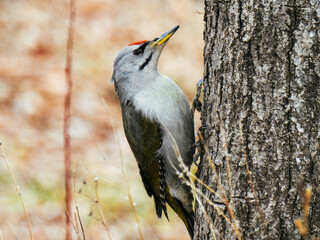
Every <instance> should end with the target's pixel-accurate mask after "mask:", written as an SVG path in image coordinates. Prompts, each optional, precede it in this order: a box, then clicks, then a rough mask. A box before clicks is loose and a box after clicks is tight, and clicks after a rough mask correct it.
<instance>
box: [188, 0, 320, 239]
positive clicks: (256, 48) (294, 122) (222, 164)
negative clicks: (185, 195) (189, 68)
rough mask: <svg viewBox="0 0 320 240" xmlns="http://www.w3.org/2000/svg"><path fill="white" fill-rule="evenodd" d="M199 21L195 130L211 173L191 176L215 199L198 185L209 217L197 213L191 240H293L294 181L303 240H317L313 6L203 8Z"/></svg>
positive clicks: (319, 37)
mask: <svg viewBox="0 0 320 240" xmlns="http://www.w3.org/2000/svg"><path fill="white" fill-rule="evenodd" d="M204 18H205V32H204V40H205V49H204V57H205V71H204V105H203V110H202V123H203V124H205V125H208V126H210V127H212V128H210V129H208V130H206V131H205V134H204V139H205V143H206V145H207V146H208V150H209V154H208V156H209V157H210V158H211V159H212V163H213V164H214V166H215V169H216V173H214V170H213V169H214V168H213V167H212V166H211V167H210V161H209V160H203V161H202V162H201V164H200V167H199V170H198V173H197V175H198V177H199V179H200V180H202V181H204V182H205V183H207V184H208V185H209V186H210V187H211V188H212V189H213V190H214V191H216V194H213V193H212V192H210V191H209V190H208V189H206V188H205V187H204V186H203V185H202V184H199V183H197V186H198V188H199V190H200V192H201V193H203V196H201V194H198V196H199V199H200V202H201V203H202V204H203V206H204V208H205V210H206V214H207V216H208V217H206V214H204V212H203V211H202V208H201V205H199V203H197V204H196V226H195V237H194V239H236V238H237V237H238V238H239V236H241V238H242V239H268V238H269V239H300V238H301V236H300V235H299V233H298V230H297V228H296V226H295V224H294V221H295V219H298V218H302V219H303V217H302V216H303V213H302V206H301V203H302V202H301V200H302V199H301V197H300V195H299V193H298V190H297V186H298V183H299V181H300V180H299V179H300V178H301V177H302V178H303V179H304V181H305V186H309V187H312V198H311V203H310V210H309V217H308V220H309V227H308V234H309V235H310V236H318V237H320V130H319V129H320V128H319V125H320V124H319V121H320V53H319V52H320V20H319V19H320V1H317V0H305V1H303V0H301V1H298V0H296V1H294V0H293V1H276V0H274V1H272V0H265V1H261V0H257V1H254V0H248V1H241V0H238V1H236V0H234V1H221V0H205V17H204ZM246 160H247V161H246ZM228 162H229V164H228ZM246 163H248V168H249V169H250V173H251V177H252V184H253V187H254V189H255V193H254V192H253V190H252V186H251V185H250V180H249V172H248V171H247V165H246ZM228 168H229V169H230V171H228ZM230 183H231V184H230ZM204 196H205V197H207V198H208V199H210V201H212V202H213V203H214V204H213V205H212V204H210V201H209V200H208V199H205V197H204ZM230 196H231V197H230ZM255 197H256V199H257V201H256V200H255ZM226 199H228V200H229V202H230V204H229V206H232V211H231V208H229V211H228V209H227V207H226V205H225V203H226V201H225V200H226ZM259 208H260V209H261V211H260V212H259ZM220 210H221V211H220ZM219 211H220V212H219ZM231 212H232V213H233V214H234V220H232V217H231V215H230V214H231ZM221 213H223V214H225V216H226V217H223V216H222V214H221ZM226 218H227V219H230V222H231V223H234V226H233V227H232V225H231V224H230V222H228V221H227V220H226ZM208 219H210V220H208ZM263 219H264V220H263ZM263 221H265V223H266V224H265V225H264V224H263ZM210 224H212V225H211V227H212V228H211V230H210ZM236 229H238V231H239V234H238V235H237V233H236ZM212 231H213V232H212Z"/></svg>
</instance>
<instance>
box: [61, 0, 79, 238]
mask: <svg viewBox="0 0 320 240" xmlns="http://www.w3.org/2000/svg"><path fill="white" fill-rule="evenodd" d="M75 15H76V14H75V3H74V0H70V5H69V25H68V40H67V55H66V68H65V74H66V88H67V91H66V94H65V100H64V128H63V136H64V165H65V191H66V199H65V202H66V209H67V211H66V214H67V213H69V214H71V215H72V173H71V171H72V170H71V146H70V145H71V138H70V134H69V129H70V120H71V96H72V95H71V94H72V50H73V32H74V21H75ZM65 239H66V240H71V239H72V226H71V221H70V217H68V216H66V236H65Z"/></svg>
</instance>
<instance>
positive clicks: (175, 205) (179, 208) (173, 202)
mask: <svg viewBox="0 0 320 240" xmlns="http://www.w3.org/2000/svg"><path fill="white" fill-rule="evenodd" d="M166 200H167V202H168V204H169V205H170V207H171V208H172V209H173V211H175V212H176V214H177V215H178V216H179V217H180V218H181V220H182V221H183V223H184V225H185V226H186V228H187V230H188V232H189V235H190V237H191V239H193V230H194V212H193V211H191V212H187V210H186V209H185V208H184V207H183V205H182V203H181V202H180V201H179V200H178V199H176V198H175V197H172V196H171V195H170V197H169V199H168V198H167V199H166Z"/></svg>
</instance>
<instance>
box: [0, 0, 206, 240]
mask: <svg viewBox="0 0 320 240" xmlns="http://www.w3.org/2000/svg"><path fill="white" fill-rule="evenodd" d="M68 7H69V1H68V0H61V1H53V0H29V1H26V0H1V1H0V142H1V143H2V147H1V148H2V151H3V152H4V153H5V155H6V157H7V159H8V161H9V163H10V164H11V166H12V168H13V171H14V174H15V176H16V179H17V182H18V184H19V186H20V191H21V192H22V197H23V198H24V201H25V204H26V209H27V210H28V213H29V217H30V221H31V226H32V230H33V233H34V237H35V239H37V240H39V239H41V240H42V239H64V231H65V230H64V223H65V220H64V217H65V213H64V207H63V204H62V203H61V202H60V201H59V197H58V196H60V197H61V198H62V199H63V197H64V165H63V131H62V129H63V103H64V94H65V91H66V89H65V72H64V69H65V64H66V63H65V61H66V60H65V59H66V42H67V24H68V14H69V9H68ZM202 12H203V3H202V1H200V0H192V1H183V0H76V21H75V33H74V51H73V53H74V55H73V83H74V88H73V98H72V121H71V129H70V133H71V137H72V160H73V161H74V162H75V164H76V168H75V169H76V170H75V186H76V191H77V202H78V206H79V210H80V214H81V218H82V221H83V224H84V231H85V234H86V238H87V239H107V234H106V231H105V229H104V226H103V224H102V223H101V220H100V217H99V214H98V211H97V206H96V204H95V203H94V201H93V199H94V197H93V196H94V179H95V178H97V177H98V178H99V200H100V203H101V206H102V209H103V212H104V214H105V217H106V221H107V225H108V227H109V229H110V234H111V236H112V239H116V240H120V239H139V235H138V232H137V229H136V228H137V223H136V220H135V218H134V213H133V210H132V208H131V207H130V203H129V201H128V197H127V194H128V192H127V186H126V182H125V181H124V178H123V173H122V169H121V162H123V168H124V170H125V172H126V175H127V178H128V183H129V187H130V191H131V194H132V198H133V200H134V202H135V204H136V209H137V211H138V216H139V220H140V225H141V229H142V233H143V236H144V238H145V239H177V238H179V239H189V237H188V234H187V231H186V230H185V227H184V225H183V224H182V222H181V220H180V219H179V218H178V217H176V215H175V214H173V213H172V211H170V212H169V217H170V222H168V221H167V220H166V219H165V218H163V219H161V220H158V219H157V217H156V214H155V210H154V204H153V200H152V199H150V198H149V197H148V196H147V194H146V192H145V190H144V187H143V185H142V182H141V179H140V176H139V173H138V169H137V164H136V162H135V160H134V157H133V154H132V153H131V151H130V149H129V145H128V144H127V142H126V139H125V136H124V133H123V129H122V121H121V115H120V106H119V103H118V100H117V97H116V94H115V91H114V87H113V85H112V84H111V83H110V79H111V74H112V66H113V60H114V58H115V57H116V55H117V54H118V52H119V51H120V50H121V49H122V48H123V47H124V46H126V45H128V44H129V43H131V42H134V41H139V40H145V39H153V38H155V37H157V36H158V35H160V34H161V33H163V32H165V31H167V30H169V29H170V28H172V27H174V26H176V25H180V29H179V30H178V31H177V33H176V34H175V35H174V36H173V38H172V39H170V41H169V42H168V44H167V46H166V47H165V49H164V51H163V53H162V56H161V58H160V62H159V71H160V72H161V73H162V74H164V75H167V76H169V77H170V78H172V79H174V80H175V81H176V83H177V84H178V85H179V86H180V87H181V88H182V90H183V91H184V93H185V94H186V95H187V97H188V98H189V100H190V102H191V100H192V98H193V96H194V94H195V91H196V87H195V85H196V83H197V82H198V80H199V79H201V78H202V73H203V56H202V50H203V40H202V32H203V13H202ZM113 124H114V126H115V130H113V128H112V125H113ZM0 231H1V232H0V236H1V234H2V237H3V239H5V240H6V239H10V240H11V239H29V233H28V225H27V222H26V218H25V215H24V212H23V208H22V207H21V203H20V201H19V196H18V194H17V192H16V190H15V186H14V184H13V182H12V178H11V177H10V174H9V171H8V168H7V167H6V164H5V162H4V159H3V158H2V157H1V158H0Z"/></svg>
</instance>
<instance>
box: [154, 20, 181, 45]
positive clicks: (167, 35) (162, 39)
mask: <svg viewBox="0 0 320 240" xmlns="http://www.w3.org/2000/svg"><path fill="white" fill-rule="evenodd" d="M178 28H179V25H178V26H175V27H174V28H172V29H170V30H169V31H167V32H165V33H163V34H161V35H160V36H159V37H158V39H157V40H156V41H155V42H154V43H152V44H151V45H150V47H158V46H161V45H162V44H163V43H165V42H167V41H168V40H169V38H170V37H171V36H172V35H173V34H174V33H175V32H176V31H177V30H178Z"/></svg>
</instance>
